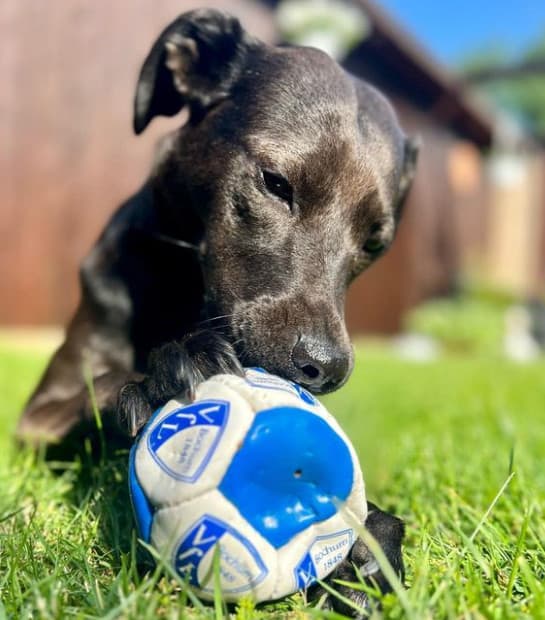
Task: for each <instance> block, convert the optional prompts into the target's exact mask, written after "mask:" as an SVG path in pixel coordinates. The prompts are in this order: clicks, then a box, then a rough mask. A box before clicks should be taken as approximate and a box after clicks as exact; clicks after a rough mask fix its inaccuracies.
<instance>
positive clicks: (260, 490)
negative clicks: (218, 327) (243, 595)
mask: <svg viewBox="0 0 545 620" xmlns="http://www.w3.org/2000/svg"><path fill="white" fill-rule="evenodd" d="M353 479H354V467H353V463H352V456H351V454H350V451H349V449H348V446H347V445H346V443H345V442H344V440H343V439H342V438H341V437H339V435H337V433H336V432H335V431H334V430H333V429H332V428H331V427H330V426H329V424H328V423H327V422H326V421H325V420H323V419H322V418H320V417H318V416H317V415H315V414H313V413H311V412H309V411H306V410H305V409H299V408H297V407H275V408H273V409H266V410H264V411H261V412H260V413H258V414H257V415H256V417H255V420H254V422H253V424H252V426H251V428H250V430H249V431H248V434H247V435H246V439H245V441H244V443H243V445H242V446H241V448H240V449H239V450H238V452H237V453H236V454H235V456H234V458H233V461H232V462H231V465H230V466H229V468H228V470H227V472H226V473H225V476H224V478H223V480H222V481H221V484H220V486H219V490H220V491H221V493H223V495H224V496H225V497H226V498H227V499H228V500H229V501H230V502H231V503H232V504H233V505H234V506H235V507H236V508H237V509H238V511H239V512H240V513H241V514H242V516H243V517H244V518H245V519H246V520H247V521H248V522H249V523H250V524H251V525H252V526H253V527H254V528H255V529H256V530H257V531H258V532H259V533H260V534H261V535H262V536H263V537H264V538H265V539H266V540H268V541H269V542H270V544H271V545H273V546H274V547H275V548H279V547H282V546H283V545H285V544H286V543H287V542H289V541H290V540H291V539H292V538H293V537H294V536H295V535H296V534H298V533H299V532H302V531H303V530H305V529H306V528H307V527H309V526H310V525H312V524H313V523H317V522H320V521H323V520H325V519H328V518H329V517H331V516H333V515H334V514H335V512H336V511H337V507H336V505H335V500H337V501H344V500H346V499H347V498H348V496H349V494H350V491H351V489H352V483H353Z"/></svg>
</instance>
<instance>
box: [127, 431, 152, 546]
mask: <svg viewBox="0 0 545 620" xmlns="http://www.w3.org/2000/svg"><path fill="white" fill-rule="evenodd" d="M137 445H138V443H135V444H134V445H133V447H132V448H131V451H130V454H129V495H130V498H131V504H132V509H133V512H134V516H135V519H136V525H137V528H138V535H139V536H140V538H141V539H142V540H144V541H145V542H147V543H149V542H150V540H151V526H152V523H153V506H152V505H151V504H150V503H149V501H148V499H147V497H146V495H145V494H144V491H143V489H142V487H141V486H140V483H139V482H138V478H137V477H136V468H135V464H134V459H135V455H136V447H137Z"/></svg>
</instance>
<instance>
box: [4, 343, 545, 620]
mask: <svg viewBox="0 0 545 620" xmlns="http://www.w3.org/2000/svg"><path fill="white" fill-rule="evenodd" d="M357 358H358V359H357V364H356V370H355V372H354V375H353V376H352V379H351V380H350V382H349V384H348V385H347V386H346V387H345V388H343V389H342V390H340V391H339V392H338V393H337V394H334V395H332V396H330V397H328V398H327V399H326V404H327V405H328V407H329V409H330V410H331V411H332V412H333V413H334V414H335V415H336V416H337V417H338V418H339V420H340V421H341V423H342V425H343V427H344V428H345V430H346V431H347V432H348V433H349V435H350V436H351V438H352V440H353V442H354V444H355V446H356V448H357V450H358V452H359V455H360V458H361V462H362V466H363V470H364V475H365V478H366V481H367V491H368V496H369V497H370V498H371V499H373V500H374V501H376V502H377V503H379V504H380V505H381V506H382V507H385V508H388V509H390V510H392V511H394V512H396V513H397V514H399V515H400V516H402V517H403V518H404V519H405V521H406V524H407V538H406V543H405V551H406V560H407V568H408V574H407V586H408V589H407V590H406V592H405V595H404V596H403V597H402V600H399V599H398V598H397V597H396V596H394V595H389V596H388V597H386V598H385V599H384V600H383V612H382V613H383V615H384V617H386V618H403V617H407V618H415V619H421V618H498V619H499V618H501V619H503V618H525V617H526V618H542V617H543V618H545V586H544V577H545V550H544V541H545V525H544V523H545V521H544V517H545V515H544V514H543V513H544V510H545V465H544V458H545V423H544V421H545V380H544V379H545V363H539V364H537V363H536V364H532V365H527V366H518V365H515V364H512V363H509V362H507V361H504V360H502V359H500V358H493V357H490V356H489V357H485V356H481V357H474V358H470V357H462V356H452V357H446V358H443V359H441V360H440V361H437V362H430V363H411V362H408V361H402V360H400V359H396V358H395V357H394V356H393V355H392V354H391V353H390V352H389V351H388V350H387V348H386V347H383V346H382V347H381V346H377V345H361V346H359V347H358V356H357ZM45 359H46V353H45V352H43V351H42V352H36V351H29V350H17V349H15V348H13V347H11V346H3V347H0V394H1V395H2V408H1V410H0V423H1V428H2V431H1V432H0V600H1V601H2V602H1V604H0V620H2V619H3V618H17V619H18V618H71V617H80V618H118V617H122V618H138V619H140V618H156V617H166V618H185V617H187V618H205V617H210V618H218V617H221V616H222V608H221V605H218V606H216V608H214V607H199V606H197V607H194V608H192V609H191V608H189V607H186V606H184V605H183V603H184V601H186V600H187V595H184V594H183V593H181V592H180V590H179V587H178V585H177V584H176V582H175V581H173V580H171V579H169V577H168V576H165V575H163V574H161V572H160V571H159V570H154V569H153V568H149V570H147V571H146V570H142V568H141V562H139V559H141V558H142V557H143V554H142V550H141V548H140V545H139V543H138V541H137V539H136V536H135V533H134V531H133V528H132V519H131V514H130V508H129V505H128V498H127V490H126V479H125V460H126V457H125V455H120V456H119V457H118V458H117V459H114V460H110V461H108V462H107V463H103V464H96V465H94V466H92V467H88V466H84V465H82V464H81V463H80V462H75V463H50V464H45V463H44V462H43V460H42V459H41V458H40V457H39V456H35V455H33V454H31V453H29V452H17V451H16V450H15V448H14V446H13V442H12V438H11V435H12V432H13V429H14V425H15V422H16V419H17V415H18V411H19V410H20V408H21V406H22V404H23V402H24V400H25V398H26V396H27V394H28V391H29V389H30V388H31V386H32V385H33V383H34V382H35V381H36V378H37V376H38V375H39V373H40V370H41V368H42V367H43V365H44V363H45ZM139 564H140V568H138V565H139ZM230 613H232V614H233V617H236V618H239V619H240V620H242V619H248V618H254V617H255V618H258V617H259V618H261V617H263V618H304V617H307V616H308V617H326V616H325V614H324V613H323V612H321V611H319V610H316V609H314V610H313V609H312V608H310V607H306V606H305V604H304V601H303V598H302V596H301V595H296V596H294V597H292V598H291V599H289V600H287V601H285V602H283V603H281V604H277V605H274V606H268V607H267V606H265V607H263V608H260V609H259V610H254V609H253V608H252V606H251V604H249V603H248V604H244V605H242V606H241V607H239V608H238V609H235V610H232V611H231V612H230ZM376 615H377V616H378V615H379V614H378V612H377V613H376ZM337 617H339V616H337Z"/></svg>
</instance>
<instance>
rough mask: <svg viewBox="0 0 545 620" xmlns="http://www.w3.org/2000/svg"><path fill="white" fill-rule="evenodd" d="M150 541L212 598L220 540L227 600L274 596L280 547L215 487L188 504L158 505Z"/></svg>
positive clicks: (221, 575)
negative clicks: (166, 506) (216, 549)
mask: <svg viewBox="0 0 545 620" xmlns="http://www.w3.org/2000/svg"><path fill="white" fill-rule="evenodd" d="M151 541H152V544H153V545H154V547H155V548H156V549H157V550H158V551H159V553H160V554H161V555H162V556H163V557H164V558H165V561H168V562H171V563H172V564H173V566H175V567H177V569H178V570H180V571H181V572H182V573H185V574H190V575H193V580H192V581H193V585H194V586H195V587H196V589H197V590H198V592H199V593H200V595H201V596H202V597H203V598H205V599H208V600H212V598H213V596H214V578H213V562H214V548H215V545H216V543H219V547H220V556H219V573H220V585H221V589H222V594H223V596H224V598H225V599H226V600H228V601H236V600H238V599H239V598H240V597H241V596H250V597H251V598H253V599H254V600H255V601H265V600H270V599H271V596H272V593H273V588H274V586H275V581H276V574H277V572H278V570H277V569H278V566H277V555H276V550H275V549H274V548H273V547H272V546H271V545H269V543H267V541H265V540H264V539H263V538H262V537H261V536H260V535H259V534H258V533H257V532H255V530H254V529H253V528H252V527H251V526H249V525H248V523H247V522H246V521H245V519H243V518H242V517H241V515H240V514H239V512H238V511H237V510H236V508H235V507H234V506H233V505H232V504H231V503H230V502H228V501H227V500H226V499H225V498H224V497H223V495H221V493H220V492H219V491H216V490H213V491H210V492H208V493H206V494H205V495H201V496H200V497H197V498H195V499H193V500H190V501H187V502H184V504H183V506H179V507H176V506H173V507H169V508H161V509H159V510H158V511H157V512H156V513H155V517H154V521H153V527H152V531H151ZM182 541H185V542H184V544H183V545H181V543H182ZM196 582H198V585H197V584H196Z"/></svg>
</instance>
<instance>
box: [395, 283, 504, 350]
mask: <svg viewBox="0 0 545 620" xmlns="http://www.w3.org/2000/svg"><path fill="white" fill-rule="evenodd" d="M514 302H515V299H514V298H513V297H512V296H511V295H509V294H506V293H503V292H502V291H496V290H494V289H490V288H486V287H480V288H476V287H470V288H468V289H467V290H466V291H465V292H464V293H462V294H460V295H457V296H456V297H449V298H442V299H435V300H432V301H428V302H426V303H424V304H422V305H420V306H418V307H416V308H415V309H413V310H412V311H411V312H410V313H409V314H408V316H407V317H406V322H405V327H406V329H407V330H408V331H411V332H417V333H419V334H424V335H426V336H430V337H431V338H434V339H436V340H438V341H439V342H440V344H441V345H442V347H443V349H444V350H445V351H446V352H460V353H470V354H491V355H499V354H500V353H501V349H502V343H503V336H504V332H505V311H506V309H507V308H508V307H509V306H510V305H512V304H513V303H514Z"/></svg>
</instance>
